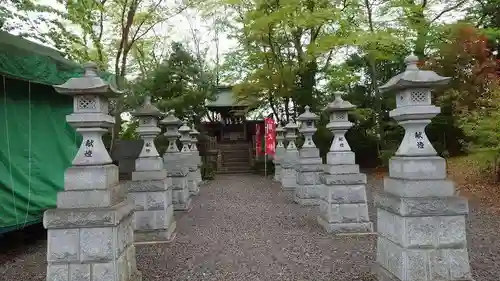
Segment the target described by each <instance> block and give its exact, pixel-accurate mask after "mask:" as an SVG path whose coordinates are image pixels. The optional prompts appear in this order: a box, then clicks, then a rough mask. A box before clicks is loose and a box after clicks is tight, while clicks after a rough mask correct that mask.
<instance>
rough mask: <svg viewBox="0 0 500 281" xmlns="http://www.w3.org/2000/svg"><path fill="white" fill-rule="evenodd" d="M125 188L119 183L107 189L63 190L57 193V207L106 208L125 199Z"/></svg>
mask: <svg viewBox="0 0 500 281" xmlns="http://www.w3.org/2000/svg"><path fill="white" fill-rule="evenodd" d="M125 196H126V190H125V188H123V187H122V186H121V185H120V184H115V185H114V186H110V187H109V188H108V189H97V190H65V191H60V192H58V193H57V200H56V201H57V208H63V209H69V208H106V207H111V206H113V205H115V204H117V203H119V202H121V201H123V199H125Z"/></svg>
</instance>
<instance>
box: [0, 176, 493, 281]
mask: <svg viewBox="0 0 500 281" xmlns="http://www.w3.org/2000/svg"><path fill="white" fill-rule="evenodd" d="M380 186H381V184H380V181H378V180H371V181H370V187H371V188H370V190H369V191H372V190H378V189H380ZM201 190H202V191H201V193H200V195H199V196H197V197H196V198H195V200H194V202H193V203H194V206H193V209H192V210H191V212H189V213H186V214H181V215H178V216H177V217H176V219H177V238H176V240H175V242H174V243H171V244H157V245H142V246H137V262H138V266H139V268H140V270H141V271H142V273H143V277H144V278H143V280H144V281H164V280H165V281H167V280H176V281H177V280H179V281H181V280H217V281H225V280H238V281H242V280H252V281H259V280H265V281H268V280H270V281H281V280H315V281H316V280H318V281H319V280H339V281H340V280H342V281H351V280H353V281H355V280H356V281H372V280H375V279H374V278H373V276H372V275H371V274H370V273H369V272H370V267H371V265H372V264H373V260H374V252H375V248H374V246H375V243H374V241H375V237H373V236H364V237H348V236H342V237H334V236H332V235H327V234H325V233H324V232H323V230H322V229H321V228H320V227H319V226H318V225H317V223H316V210H315V209H314V208H307V207H300V206H299V205H297V204H293V203H291V196H290V194H287V193H283V192H282V191H281V189H280V186H279V184H276V183H272V182H271V181H269V180H266V179H264V178H262V177H260V176H254V175H227V176H218V177H217V180H215V181H213V182H211V183H210V184H209V185H207V186H204V187H202V189H201ZM370 193H371V192H369V194H370ZM371 212H372V213H371V215H372V216H373V218H374V213H373V209H372V210H371ZM470 221H471V222H470V224H469V240H470V241H469V249H470V250H471V252H470V257H471V264H472V267H473V269H474V275H475V278H476V281H498V280H499V279H500V240H499V239H496V238H497V237H498V233H500V217H499V216H493V215H491V214H490V213H489V212H488V210H486V209H476V208H473V209H472V215H471V217H470ZM38 236H42V235H40V234H38ZM18 239H19V238H18ZM28 240H29V239H28ZM32 240H33V239H32ZM1 243H2V244H5V243H6V240H3V241H2V242H1ZM7 243H8V242H7ZM45 243H46V241H44V240H43V239H35V240H34V241H31V240H30V241H26V243H25V244H26V245H24V246H15V247H12V246H11V247H9V249H5V248H4V249H2V248H1V246H0V280H19V281H24V280H30V281H39V280H40V281H41V280H45V264H44V261H45ZM9 244H12V243H9Z"/></svg>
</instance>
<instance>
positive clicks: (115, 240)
mask: <svg viewBox="0 0 500 281" xmlns="http://www.w3.org/2000/svg"><path fill="white" fill-rule="evenodd" d="M132 214H133V205H132V204H129V203H128V202H127V201H124V202H121V203H119V204H116V205H114V206H112V207H110V208H99V209H51V210H47V211H46V212H45V214H44V219H43V223H44V226H45V228H47V276H46V278H47V279H46V280H48V281H60V280H63V281H73V280H90V281H140V280H142V276H141V273H140V272H139V271H138V270H137V267H136V258H135V256H136V254H135V247H134V245H133V242H134V230H133V216H132ZM91 277H92V278H91Z"/></svg>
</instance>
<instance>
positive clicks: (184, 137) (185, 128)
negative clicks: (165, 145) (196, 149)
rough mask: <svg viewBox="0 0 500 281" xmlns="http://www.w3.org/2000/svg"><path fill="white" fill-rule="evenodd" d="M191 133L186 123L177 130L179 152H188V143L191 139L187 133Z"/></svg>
mask: <svg viewBox="0 0 500 281" xmlns="http://www.w3.org/2000/svg"><path fill="white" fill-rule="evenodd" d="M190 132H191V128H189V126H188V125H187V121H184V123H183V124H182V126H181V127H180V128H179V133H180V134H181V137H180V139H179V140H180V141H181V143H182V149H181V152H189V151H191V150H190V149H189V143H190V142H191V137H190V136H189V133H190Z"/></svg>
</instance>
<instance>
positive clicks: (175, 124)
mask: <svg viewBox="0 0 500 281" xmlns="http://www.w3.org/2000/svg"><path fill="white" fill-rule="evenodd" d="M174 114H175V111H174V110H173V109H171V110H169V111H168V114H167V116H165V118H163V120H161V121H160V124H162V125H164V126H165V127H167V131H166V132H165V134H164V136H165V137H166V138H167V139H168V147H167V151H166V152H179V148H178V147H177V139H178V138H179V136H180V134H179V126H180V125H181V124H182V122H181V120H179V118H177V117H175V115H174Z"/></svg>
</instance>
